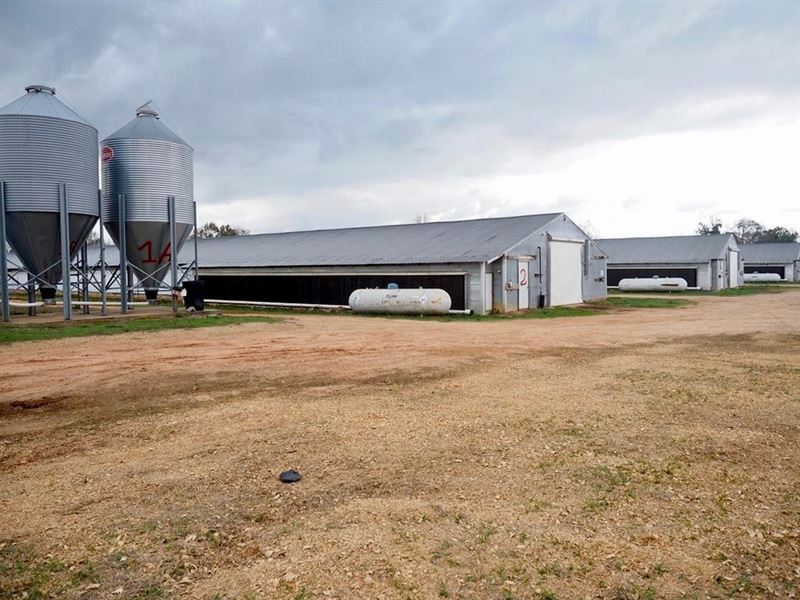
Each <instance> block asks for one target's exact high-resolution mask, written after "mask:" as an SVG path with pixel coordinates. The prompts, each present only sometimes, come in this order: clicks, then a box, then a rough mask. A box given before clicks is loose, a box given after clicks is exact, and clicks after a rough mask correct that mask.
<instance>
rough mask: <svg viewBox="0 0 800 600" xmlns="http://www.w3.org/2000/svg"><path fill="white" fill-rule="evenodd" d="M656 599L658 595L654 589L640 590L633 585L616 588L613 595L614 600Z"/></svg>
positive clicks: (649, 587)
mask: <svg viewBox="0 0 800 600" xmlns="http://www.w3.org/2000/svg"><path fill="white" fill-rule="evenodd" d="M656 598H658V593H657V592H656V589H655V588H654V587H652V586H647V587H646V588H642V587H639V586H638V585H636V584H633V583H631V584H628V585H623V586H622V587H619V588H617V590H616V592H615V593H614V600H656Z"/></svg>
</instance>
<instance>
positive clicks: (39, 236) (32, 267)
mask: <svg viewBox="0 0 800 600" xmlns="http://www.w3.org/2000/svg"><path fill="white" fill-rule="evenodd" d="M59 221H60V217H59V214H58V213H53V212H7V213H6V233H7V236H8V242H9V243H10V244H11V247H12V248H14V252H16V253H17V256H18V257H19V259H20V260H21V261H22V264H23V265H25V268H27V269H28V270H29V271H31V272H32V273H34V274H36V275H38V276H39V279H40V281H39V292H40V293H41V295H42V300H44V301H47V302H52V301H53V300H55V296H56V286H57V285H58V282H59V281H61V225H60V223H59ZM95 223H97V217H95V216H93V215H81V214H76V213H71V214H70V215H69V240H70V241H69V247H70V259H72V258H74V257H75V255H76V254H77V253H78V249H79V248H80V247H81V245H82V244H83V242H84V241H86V238H87V237H88V236H89V233H91V231H92V228H93V227H94V224H95Z"/></svg>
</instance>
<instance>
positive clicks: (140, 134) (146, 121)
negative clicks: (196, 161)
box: [103, 102, 191, 148]
mask: <svg viewBox="0 0 800 600" xmlns="http://www.w3.org/2000/svg"><path fill="white" fill-rule="evenodd" d="M149 105H150V102H147V103H145V104H144V105H142V106H140V107H139V108H137V109H136V117H135V118H134V119H133V120H132V121H129V122H128V123H127V124H125V125H123V126H122V127H120V128H119V129H117V130H116V131H115V132H114V133H112V134H111V135H109V136H108V137H107V138H105V139H104V140H103V142H106V141H108V140H132V139H133V140H157V141H162V142H172V143H173V144H181V145H183V146H189V144H187V143H186V142H185V141H184V140H183V139H182V138H181V137H180V136H179V135H178V134H177V133H175V132H174V131H172V130H171V129H170V128H169V127H167V126H166V125H164V123H163V122H162V121H161V117H160V115H159V113H158V111H157V110H155V109H154V108H151V107H150V106H149ZM189 147H190V148H191V146H189Z"/></svg>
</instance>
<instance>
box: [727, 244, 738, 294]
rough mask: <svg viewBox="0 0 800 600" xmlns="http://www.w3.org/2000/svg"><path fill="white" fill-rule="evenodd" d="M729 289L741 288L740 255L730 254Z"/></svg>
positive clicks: (732, 252)
mask: <svg viewBox="0 0 800 600" xmlns="http://www.w3.org/2000/svg"><path fill="white" fill-rule="evenodd" d="M728 287H732V288H734V287H739V253H738V252H734V251H733V250H731V251H730V252H729V253H728Z"/></svg>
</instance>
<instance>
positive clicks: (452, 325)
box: [0, 290, 800, 598]
mask: <svg viewBox="0 0 800 600" xmlns="http://www.w3.org/2000/svg"><path fill="white" fill-rule="evenodd" d="M798 314H800V291H795V290H791V291H787V292H784V293H780V294H764V295H756V296H745V297H733V298H712V297H703V298H697V299H696V303H695V304H694V305H692V306H690V307H684V308H679V309H650V310H645V309H641V310H627V311H619V312H616V313H613V314H608V315H601V316H591V317H574V318H563V319H549V320H513V321H486V322H463V321H461V322H435V321H431V322H427V321H418V320H399V319H377V318H358V317H352V316H347V317H345V316H331V315H319V316H302V317H290V318H287V319H285V320H284V321H282V322H280V323H277V324H245V325H237V326H232V327H221V328H211V329H197V330H182V331H180V332H169V331H165V332H158V333H136V334H126V335H120V336H113V337H93V338H75V339H64V340H57V341H48V342H29V343H24V344H14V345H10V346H4V347H2V348H0V484H1V485H0V510H2V514H3V517H2V519H0V597H4V596H9V597H22V593H24V592H27V593H28V597H29V598H33V597H47V596H48V595H49V596H52V597H63V596H66V597H76V598H77V597H81V598H106V597H111V598H136V597H138V598H155V597H192V598H194V597H197V598H214V597H217V598H241V597H248V596H249V597H253V598H262V597H276V598H316V597H320V598H327V597H337V598H435V597H450V598H553V597H555V598H584V597H589V598H595V597H597V598H657V597H667V598H673V597H675V598H680V597H690V598H691V597H697V598H705V597H720V598H722V597H753V598H756V597H759V598H760V597H776V598H783V597H794V596H795V595H797V594H798V588H800V558H799V557H800V500H799V498H800V445H798V441H800V323H799V322H798V319H797V315H798ZM285 468H296V469H298V470H300V471H301V472H302V473H303V475H304V479H303V480H302V481H301V482H300V483H297V484H294V485H291V486H287V485H283V484H280V483H279V482H278V481H277V479H276V475H277V473H278V472H280V471H281V470H282V469H285ZM36 594H41V595H40V596H36Z"/></svg>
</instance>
